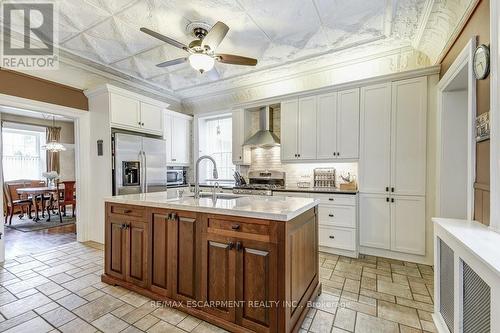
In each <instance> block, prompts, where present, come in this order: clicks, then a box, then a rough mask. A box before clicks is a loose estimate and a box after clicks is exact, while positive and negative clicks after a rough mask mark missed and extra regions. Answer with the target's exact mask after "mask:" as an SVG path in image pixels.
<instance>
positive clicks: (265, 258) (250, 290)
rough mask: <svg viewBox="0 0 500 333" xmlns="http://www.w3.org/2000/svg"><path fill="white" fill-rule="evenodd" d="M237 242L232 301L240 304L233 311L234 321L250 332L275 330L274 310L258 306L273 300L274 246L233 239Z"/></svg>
mask: <svg viewBox="0 0 500 333" xmlns="http://www.w3.org/2000/svg"><path fill="white" fill-rule="evenodd" d="M238 242H239V243H240V244H241V247H239V246H238V245H236V248H235V250H237V251H238V257H237V270H236V299H237V300H238V301H243V302H244V303H243V305H242V306H241V307H239V308H238V309H237V316H236V318H237V319H236V320H237V322H239V321H241V322H239V324H240V325H242V326H243V327H246V328H248V329H250V330H252V331H256V332H266V331H275V329H276V325H277V323H276V307H265V306H262V305H264V304H272V303H271V302H272V301H276V300H277V275H276V274H277V271H276V268H277V264H278V263H277V260H276V252H275V245H273V244H268V243H261V242H256V241H249V240H236V244H238ZM238 249H239V250H238ZM256 304H257V306H256ZM259 305H261V306H259Z"/></svg>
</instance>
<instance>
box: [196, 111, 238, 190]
mask: <svg viewBox="0 0 500 333" xmlns="http://www.w3.org/2000/svg"><path fill="white" fill-rule="evenodd" d="M199 124H200V125H199V126H200V127H199V128H200V131H199V138H200V140H199V141H200V156H201V155H209V156H211V157H213V158H214V159H215V162H216V163H217V171H218V172H219V180H232V179H233V170H234V165H233V153H232V139H233V132H232V118H231V115H230V114H228V115H221V116H219V117H214V118H201V119H200V122H199ZM212 170H213V169H212V163H211V162H208V161H207V162H205V161H204V162H203V164H202V165H201V167H200V179H203V180H205V181H207V180H208V181H210V180H213V175H212Z"/></svg>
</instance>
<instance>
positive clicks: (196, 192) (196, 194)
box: [194, 155, 219, 199]
mask: <svg viewBox="0 0 500 333" xmlns="http://www.w3.org/2000/svg"><path fill="white" fill-rule="evenodd" d="M204 159H208V160H210V161H212V163H213V164H214V169H213V171H212V174H213V177H214V179H218V178H219V174H218V173H217V163H215V160H214V159H213V158H212V157H211V156H208V155H204V156H200V158H198V160H197V161H196V169H195V175H194V178H195V179H194V198H195V199H199V198H200V162H201V161H202V160H204Z"/></svg>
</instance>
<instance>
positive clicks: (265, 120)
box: [244, 106, 280, 147]
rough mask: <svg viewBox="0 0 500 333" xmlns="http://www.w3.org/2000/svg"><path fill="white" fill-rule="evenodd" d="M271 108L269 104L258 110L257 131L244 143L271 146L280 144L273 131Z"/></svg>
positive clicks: (251, 145)
mask: <svg viewBox="0 0 500 333" xmlns="http://www.w3.org/2000/svg"><path fill="white" fill-rule="evenodd" d="M271 117H272V115H271V109H270V107H269V106H265V107H262V108H261V109H260V110H259V124H260V126H259V131H258V132H257V133H255V134H254V135H252V136H251V137H250V138H248V139H247V140H246V141H245V143H244V145H245V146H250V147H273V146H279V145H280V138H278V136H277V135H276V134H274V133H273V131H272V128H271V124H272V118H271Z"/></svg>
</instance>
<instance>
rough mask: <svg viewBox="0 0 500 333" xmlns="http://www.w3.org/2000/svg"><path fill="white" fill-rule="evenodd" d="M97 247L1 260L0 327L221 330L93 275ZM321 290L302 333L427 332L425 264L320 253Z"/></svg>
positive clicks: (79, 332) (99, 260) (81, 331)
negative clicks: (2, 261)
mask: <svg viewBox="0 0 500 333" xmlns="http://www.w3.org/2000/svg"><path fill="white" fill-rule="evenodd" d="M103 260H104V253H103V251H102V246H101V245H99V244H94V243H86V244H82V243H77V242H73V243H69V244H66V245H62V246H59V247H56V248H52V249H49V250H46V251H43V252H37V253H35V254H32V255H21V256H17V257H15V258H12V259H8V260H7V261H6V262H5V263H4V265H3V267H0V331H1V332H9V333H10V332H16V333H17V332H37V333H39V332H76V333H86V332H98V331H100V332H125V333H132V332H145V331H146V332H151V333H154V332H178V333H182V332H194V333H210V332H224V330H222V329H220V328H217V327H215V326H213V325H211V324H208V323H206V322H204V321H201V320H199V319H196V318H194V317H192V316H189V315H186V314H184V313H182V312H180V311H177V310H175V309H171V308H165V307H158V306H156V305H155V304H154V303H152V302H150V300H149V299H148V298H146V297H143V296H141V295H138V294H136V293H133V292H130V291H128V290H125V289H123V288H120V287H113V286H109V285H107V284H104V283H102V282H101V281H100V275H101V274H102V271H103ZM320 267H321V268H320V269H321V271H320V276H321V282H322V283H323V293H322V294H321V296H319V297H318V299H317V301H316V302H315V304H314V308H311V309H310V310H309V312H308V314H307V317H306V319H305V321H304V323H303V325H302V330H301V331H302V332H307V331H309V332H332V333H338V332H360V333H364V332H374V333H375V332H376V333H382V332H398V333H407V332H423V331H429V332H434V331H435V327H434V325H433V324H432V318H431V312H432V310H433V309H432V301H433V294H432V291H433V289H432V283H433V270H432V267H430V266H425V265H417V264H413V263H408V262H401V261H396V260H390V259H384V258H376V257H369V256H363V257H362V258H360V259H357V260H354V259H349V258H345V257H338V256H334V255H329V254H323V253H321V254H320Z"/></svg>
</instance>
